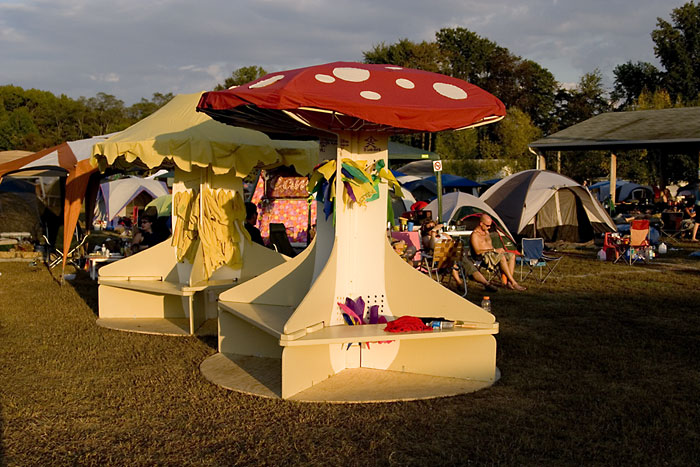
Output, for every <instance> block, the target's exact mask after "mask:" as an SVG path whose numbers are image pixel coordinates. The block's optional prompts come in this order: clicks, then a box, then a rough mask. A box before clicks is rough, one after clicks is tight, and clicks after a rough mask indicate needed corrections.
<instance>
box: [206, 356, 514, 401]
mask: <svg viewBox="0 0 700 467" xmlns="http://www.w3.org/2000/svg"><path fill="white" fill-rule="evenodd" d="M200 371H201V372H202V374H203V375H204V377H205V378H206V379H207V380H209V381H211V382H212V383H214V384H216V385H218V386H221V387H223V388H226V389H230V390H232V391H237V392H241V393H244V394H254V395H257V396H262V397H269V398H274V399H281V394H282V363H281V360H279V359H275V358H260V357H248V356H243V355H224V354H222V353H217V354H215V355H212V356H211V357H209V358H207V359H206V360H204V361H203V362H202V364H201V365H200ZM499 378H500V371H498V369H496V379H495V381H498V379H499ZM495 381H490V382H484V381H470V380H465V379H459V378H445V377H439V376H428V375H418V374H414V373H401V372H397V371H387V370H375V369H371V368H348V369H346V370H343V371H341V372H340V373H337V374H335V375H334V376H332V377H330V378H328V379H327V380H325V381H322V382H321V383H318V384H316V385H314V386H312V387H310V388H309V389H306V390H304V391H301V392H299V393H297V394H295V395H294V396H292V397H290V398H289V400H294V401H300V402H330V403H343V404H348V403H368V402H374V403H376V402H395V401H407V400H418V399H433V398H436V397H447V396H456V395H459V394H466V393H470V392H475V391H478V390H480V389H484V388H487V387H489V386H491V385H493V383H494V382H495Z"/></svg>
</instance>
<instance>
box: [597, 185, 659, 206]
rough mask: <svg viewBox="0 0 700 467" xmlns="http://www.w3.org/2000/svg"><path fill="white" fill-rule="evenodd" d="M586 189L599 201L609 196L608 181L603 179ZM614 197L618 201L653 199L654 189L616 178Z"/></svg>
mask: <svg viewBox="0 0 700 467" xmlns="http://www.w3.org/2000/svg"><path fill="white" fill-rule="evenodd" d="M588 190H589V191H590V192H591V193H592V194H593V196H595V197H596V198H597V199H598V201H600V202H601V203H602V202H603V201H605V200H606V199H608V198H609V197H610V182H609V181H607V180H606V181H603V182H598V183H594V184H593V185H591V186H590V187H588ZM615 199H616V200H617V201H618V202H623V201H628V200H631V199H644V200H648V201H653V200H654V189H653V188H652V187H650V186H649V185H639V184H638V183H633V182H628V181H625V180H618V181H617V183H616V184H615Z"/></svg>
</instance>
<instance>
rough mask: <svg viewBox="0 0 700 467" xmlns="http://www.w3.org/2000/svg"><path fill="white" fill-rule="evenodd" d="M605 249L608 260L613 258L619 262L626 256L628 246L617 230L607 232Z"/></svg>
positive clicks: (615, 261)
mask: <svg viewBox="0 0 700 467" xmlns="http://www.w3.org/2000/svg"><path fill="white" fill-rule="evenodd" d="M603 250H604V251H605V257H606V258H608V260H610V259H612V260H613V263H617V262H618V261H620V259H622V258H623V257H624V255H625V252H626V251H627V247H626V246H625V245H624V244H623V243H622V240H621V239H620V234H618V233H617V232H605V238H604V240H603ZM613 258H614V259H613Z"/></svg>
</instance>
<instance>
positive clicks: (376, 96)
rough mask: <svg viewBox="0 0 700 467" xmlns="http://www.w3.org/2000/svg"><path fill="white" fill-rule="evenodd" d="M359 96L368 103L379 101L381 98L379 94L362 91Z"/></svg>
mask: <svg viewBox="0 0 700 467" xmlns="http://www.w3.org/2000/svg"><path fill="white" fill-rule="evenodd" d="M360 96H362V97H364V98H365V99H367V100H370V101H378V100H379V99H381V98H382V95H381V94H379V93H378V92H374V91H362V92H361V93H360Z"/></svg>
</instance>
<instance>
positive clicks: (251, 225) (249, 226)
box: [244, 201, 265, 246]
mask: <svg viewBox="0 0 700 467" xmlns="http://www.w3.org/2000/svg"><path fill="white" fill-rule="evenodd" d="M257 223H258V208H257V207H255V204H253V203H251V202H250V201H246V203H245V223H244V226H245V229H246V230H247V231H248V233H249V234H250V239H251V240H252V241H253V242H255V243H257V244H259V245H262V246H265V243H263V239H262V235H261V234H260V229H258V228H257V226H256V224H257Z"/></svg>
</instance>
